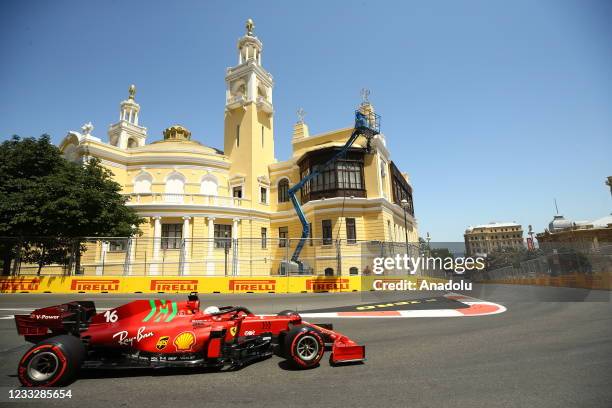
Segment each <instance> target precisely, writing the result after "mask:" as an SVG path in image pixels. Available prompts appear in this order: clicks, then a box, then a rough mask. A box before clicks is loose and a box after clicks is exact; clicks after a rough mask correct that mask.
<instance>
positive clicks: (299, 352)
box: [284, 325, 325, 369]
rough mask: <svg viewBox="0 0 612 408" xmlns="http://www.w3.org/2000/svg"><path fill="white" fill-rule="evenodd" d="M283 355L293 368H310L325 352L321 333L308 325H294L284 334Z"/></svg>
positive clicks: (317, 363)
mask: <svg viewBox="0 0 612 408" xmlns="http://www.w3.org/2000/svg"><path fill="white" fill-rule="evenodd" d="M284 341H285V347H284V349H285V356H286V358H287V360H288V361H289V362H290V363H291V364H292V365H293V366H294V367H295V368H301V369H306V368H312V367H316V366H318V365H319V361H321V358H322V357H323V353H324V352H325V342H324V341H323V337H322V336H321V334H320V333H319V332H318V331H317V330H315V329H313V328H312V327H308V326H302V325H300V326H295V327H293V328H292V329H291V330H290V331H289V332H288V333H287V334H286V335H285V340H284Z"/></svg>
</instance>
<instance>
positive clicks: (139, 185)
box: [134, 173, 153, 194]
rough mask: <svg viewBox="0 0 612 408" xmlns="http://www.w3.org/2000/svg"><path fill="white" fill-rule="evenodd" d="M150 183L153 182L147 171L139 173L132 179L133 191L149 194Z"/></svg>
mask: <svg viewBox="0 0 612 408" xmlns="http://www.w3.org/2000/svg"><path fill="white" fill-rule="evenodd" d="M152 184H153V177H152V176H151V175H150V174H149V173H140V174H139V175H138V176H136V178H135V179H134V193H136V194H149V193H151V185H152Z"/></svg>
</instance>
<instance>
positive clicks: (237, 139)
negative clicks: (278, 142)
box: [224, 19, 275, 207]
mask: <svg viewBox="0 0 612 408" xmlns="http://www.w3.org/2000/svg"><path fill="white" fill-rule="evenodd" d="M254 28H255V25H254V24H253V21H252V20H251V19H249V20H247V22H246V34H245V35H244V36H243V37H242V38H240V39H239V40H238V65H236V66H234V67H230V68H227V71H226V74H225V84H226V92H225V126H224V152H225V154H226V155H227V156H228V157H229V158H230V160H231V162H232V164H231V168H230V172H231V173H232V174H233V175H234V177H233V178H232V179H231V180H230V184H231V186H230V187H231V188H232V191H233V192H234V194H235V195H238V194H240V195H241V196H242V198H246V199H249V200H251V203H252V204H253V207H260V206H261V205H264V206H267V205H268V200H269V197H270V194H269V191H268V190H269V187H270V185H269V184H270V182H269V180H270V178H269V174H268V165H270V164H271V163H274V162H275V159H274V126H273V115H274V108H273V105H272V88H273V87H274V82H273V80H272V75H270V73H269V72H268V71H266V70H265V69H264V68H263V67H262V62H261V61H262V49H263V44H262V43H261V41H260V40H259V39H258V38H257V37H256V36H255V34H254V31H253V30H254ZM262 189H267V191H265V192H264V191H262ZM237 191H240V193H237Z"/></svg>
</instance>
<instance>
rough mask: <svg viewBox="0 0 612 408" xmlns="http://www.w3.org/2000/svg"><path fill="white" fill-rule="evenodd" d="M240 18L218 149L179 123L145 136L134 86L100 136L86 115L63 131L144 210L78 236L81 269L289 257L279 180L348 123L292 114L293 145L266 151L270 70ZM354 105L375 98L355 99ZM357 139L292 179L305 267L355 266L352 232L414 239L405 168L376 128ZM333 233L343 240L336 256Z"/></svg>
mask: <svg viewBox="0 0 612 408" xmlns="http://www.w3.org/2000/svg"><path fill="white" fill-rule="evenodd" d="M246 29H247V30H246V31H247V32H246V34H245V35H244V36H243V37H242V38H240V39H239V41H238V46H237V51H238V56H237V57H238V63H237V65H235V66H234V67H231V68H227V70H226V73H225V84H226V97H225V117H224V136H223V137H224V139H223V144H224V145H223V150H219V149H215V148H212V147H208V146H205V145H203V144H201V143H199V142H197V141H195V140H193V139H192V137H191V133H190V131H189V130H188V129H187V128H186V127H184V126H181V125H174V126H170V127H168V128H167V129H166V130H165V131H164V132H163V139H162V140H157V141H150V137H149V136H148V135H147V129H146V128H145V127H143V126H142V125H141V123H140V117H139V115H140V109H141V108H140V105H139V104H138V103H137V102H136V89H135V87H134V86H133V85H132V86H131V87H130V89H129V95H128V98H127V99H126V100H125V101H123V102H121V104H120V114H119V120H118V121H117V123H115V124H113V125H111V126H110V128H109V129H108V138H107V141H103V140H101V139H100V138H98V137H95V136H94V135H93V134H92V130H93V127H92V126H91V124H87V125H85V126H83V128H82V132H69V133H68V135H67V136H66V137H65V138H64V140H63V141H62V143H61V145H60V149H61V150H62V151H63V153H64V155H65V157H66V158H68V159H70V160H88V158H90V157H95V158H97V159H99V160H100V161H101V163H102V165H103V166H105V167H106V168H108V169H110V170H111V171H112V172H113V174H114V179H115V180H116V181H117V182H118V183H119V184H120V185H121V186H122V189H123V194H125V195H126V196H127V197H128V198H129V200H128V203H127V204H128V205H129V206H131V207H133V208H134V209H135V210H136V211H137V212H138V214H140V216H141V217H143V218H145V220H146V222H145V223H144V224H142V225H141V226H140V230H141V235H140V236H139V237H138V238H136V239H129V240H126V239H123V238H119V239H116V240H113V239H109V240H106V241H104V242H101V243H98V244H95V245H94V244H91V245H92V246H95V248H90V247H88V250H87V251H86V253H85V254H84V255H83V257H84V260H83V264H84V265H96V267H95V268H85V273H86V274H87V273H98V274H100V272H99V271H100V268H99V264H100V262H101V260H102V259H103V260H104V262H105V263H106V264H105V267H106V268H107V270H108V267H109V265H111V264H113V265H115V266H116V268H117V271H116V272H117V273H125V274H130V275H132V274H135V275H142V274H154V275H155V274H164V275H165V274H168V275H174V274H178V275H190V274H192V275H223V274H232V275H244V274H252V275H269V274H276V273H278V270H279V263H280V261H281V260H282V259H286V258H288V257H290V252H291V251H292V249H293V248H294V247H295V241H294V240H293V239H296V238H298V237H299V236H300V234H301V224H300V223H299V220H298V218H297V216H296V214H295V211H294V209H293V207H292V205H291V203H290V201H289V198H288V194H287V190H288V188H289V187H290V186H292V185H294V184H295V183H297V182H298V181H299V180H300V179H301V178H302V177H303V176H305V175H306V174H309V173H310V172H313V171H315V170H321V169H322V164H323V163H324V162H325V161H326V159H327V158H329V157H331V155H333V154H334V152H336V151H337V150H338V149H339V148H340V147H341V146H342V145H343V144H344V143H345V141H346V140H347V139H348V137H349V136H350V134H351V131H352V128H343V129H339V130H333V131H329V132H325V133H322V134H318V135H310V134H309V130H308V126H307V124H306V123H305V122H304V120H303V115H301V117H300V119H299V120H298V122H297V123H296V124H295V126H294V130H293V135H292V150H293V153H292V156H291V157H290V158H289V159H288V160H285V161H277V160H276V159H275V150H274V140H275V133H274V105H273V98H272V95H273V89H274V81H273V78H272V75H271V74H270V73H269V72H268V71H266V70H265V68H264V66H263V64H262V55H263V53H262V51H263V44H262V42H261V41H260V40H259V39H258V38H257V37H256V36H255V34H254V25H253V24H252V21H250V20H249V21H248V22H247V27H246ZM359 109H362V110H373V109H374V107H373V106H372V104H371V103H369V102H368V101H367V100H364V102H363V103H362V104H361V105H360V107H359ZM364 144H365V143H364V142H363V141H358V142H357V143H356V144H355V145H354V148H353V149H352V150H351V151H350V152H349V153H348V154H347V155H346V157H344V158H343V159H342V160H339V161H338V162H337V163H336V164H335V165H334V166H333V168H326V169H323V171H322V173H321V175H320V176H319V177H317V178H315V179H313V180H312V181H311V182H310V183H309V184H308V185H306V186H305V188H304V189H303V190H302V193H301V197H300V198H301V202H302V205H303V209H304V212H305V214H306V217H307V218H308V221H309V222H310V223H311V225H312V228H311V230H312V233H311V236H312V239H311V240H310V242H309V244H307V245H306V246H305V249H304V251H303V252H302V258H303V259H305V260H306V262H309V263H310V264H311V266H312V267H313V273H315V274H326V275H339V274H342V275H344V274H349V273H350V274H359V273H362V271H363V269H364V267H365V266H364V265H363V262H362V261H360V259H361V258H362V257H361V251H362V249H363V248H364V246H363V244H362V243H363V242H367V241H391V242H396V241H397V242H404V240H405V231H407V232H408V237H409V240H410V241H411V242H414V243H416V242H417V241H418V231H417V224H416V220H415V218H414V205H413V198H412V186H411V184H410V181H409V179H408V176H407V175H406V174H405V173H402V172H401V171H400V170H399V169H398V167H397V166H396V165H395V164H394V163H393V161H392V160H391V157H390V153H389V151H388V150H387V148H386V143H385V136H384V135H382V134H380V135H378V136H377V137H376V138H375V139H374V140H373V141H372V146H371V150H370V152H369V153H366V151H365V146H364ZM404 212H406V222H405V221H404ZM337 242H341V243H342V245H343V250H344V253H343V255H342V264H340V262H339V261H340V260H339V256H338V250H337V248H336V246H337ZM348 254H350V255H348ZM345 255H346V256H345ZM228 258H230V259H229V261H228ZM326 259H327V260H329V262H328V261H326ZM347 259H348V260H347ZM228 264H229V266H228Z"/></svg>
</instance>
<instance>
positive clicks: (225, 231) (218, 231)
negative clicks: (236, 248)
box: [215, 224, 232, 248]
mask: <svg viewBox="0 0 612 408" xmlns="http://www.w3.org/2000/svg"><path fill="white" fill-rule="evenodd" d="M231 246H232V226H231V225H229V224H215V248H226V247H227V248H230V247H231Z"/></svg>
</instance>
